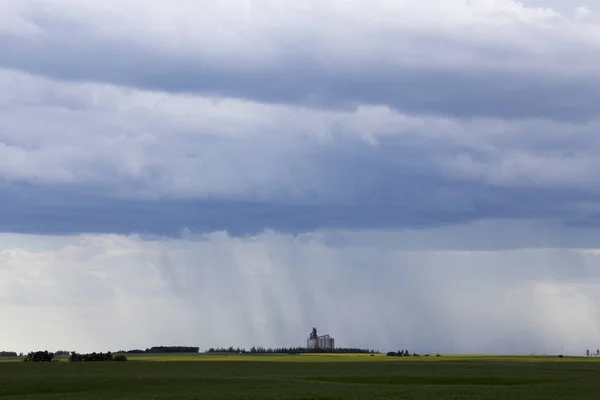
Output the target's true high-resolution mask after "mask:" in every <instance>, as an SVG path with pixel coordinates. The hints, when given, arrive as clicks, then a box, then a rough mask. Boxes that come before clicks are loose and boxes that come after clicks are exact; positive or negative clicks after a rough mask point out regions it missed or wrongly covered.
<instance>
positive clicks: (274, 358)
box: [0, 354, 600, 400]
mask: <svg viewBox="0 0 600 400" xmlns="http://www.w3.org/2000/svg"><path fill="white" fill-rule="evenodd" d="M3 361H12V362H0V399H7V400H9V399H10V400H18V399H36V400H44V399H55V400H58V399H95V400H100V399H113V400H117V399H203V400H204V399H207V400H210V399H297V400H300V399H302V400H309V399H361V400H365V399H486V400H493V399H598V398H600V397H599V396H600V385H599V382H600V362H599V361H600V359H598V358H569V357H565V358H558V357H556V356H554V357H540V356H512V357H511V356H492V355H489V356H481V355H464V356H442V357H386V356H382V355H376V356H370V355H343V354H342V355H339V354H334V355H306V354H303V355H245V354H243V355H239V354H230V355H204V354H201V355H200V354H193V355H191V354H180V355H173V354H166V355H148V354H144V355H136V356H131V357H129V361H128V362H121V363H119V362H89V363H68V362H56V363H24V362H22V361H18V360H16V359H3ZM62 361H65V360H64V359H63V360H62Z"/></svg>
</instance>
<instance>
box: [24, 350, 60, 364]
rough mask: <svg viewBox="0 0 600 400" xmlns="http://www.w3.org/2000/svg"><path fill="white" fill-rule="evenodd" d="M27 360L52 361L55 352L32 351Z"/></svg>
mask: <svg viewBox="0 0 600 400" xmlns="http://www.w3.org/2000/svg"><path fill="white" fill-rule="evenodd" d="M25 361H28V362H52V361H54V353H50V352H48V350H44V351H35V352H30V353H29V354H27V356H26V357H25Z"/></svg>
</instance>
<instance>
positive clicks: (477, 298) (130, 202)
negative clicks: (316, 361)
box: [0, 0, 600, 354]
mask: <svg viewBox="0 0 600 400" xmlns="http://www.w3.org/2000/svg"><path fill="white" fill-rule="evenodd" d="M599 6H600V4H599V3H598V2H597V1H582V2H580V3H578V4H573V5H571V3H566V2H560V3H559V2H553V1H549V0H548V1H534V0H529V1H524V2H522V3H521V2H515V1H509V0H499V1H487V0H471V1H459V0H444V1H441V0H439V1H436V0H420V1H413V0H404V1H388V0H376V1H371V2H365V1H358V0H356V1H355V0H352V1H343V2H342V1H320V0H306V1H302V2H295V3H294V4H292V3H291V2H290V3H285V4H283V3H281V2H279V3H276V2H273V1H267V0H253V1H246V2H239V1H233V0H231V1H229V0H227V1H219V2H197V1H191V0H190V1H188V0H179V1H174V2H170V3H169V4H166V3H164V2H153V1H141V0H132V1H128V2H122V1H113V0H105V1H99V0H98V1H96V0H93V1H87V2H78V1H72V0H52V1H37V0H31V1H23V0H21V1H16V0H15V1H12V0H7V1H3V2H1V3H0V232H3V233H2V234H0V277H1V279H0V305H1V307H0V310H1V311H0V317H1V318H2V319H3V320H4V321H9V323H8V326H14V327H15V328H14V330H12V331H10V330H9V331H7V333H6V335H5V336H4V339H6V340H5V345H7V346H8V345H10V346H13V347H14V348H15V349H17V348H18V349H19V350H23V351H25V350H28V349H29V348H30V347H32V346H34V347H38V346H41V347H44V346H45V347H54V348H58V347H65V346H68V345H69V346H70V345H72V346H75V347H77V350H81V351H87V350H91V351H93V350H99V349H100V348H103V349H107V350H108V349H110V350H116V348H117V347H142V346H151V345H168V344H173V343H175V342H185V343H188V344H198V345H200V346H201V347H209V346H219V345H223V346H229V345H240V346H252V345H265V346H277V345H301V344H302V342H303V340H304V336H305V334H306V333H307V332H306V330H307V329H310V328H311V327H312V326H314V325H317V326H319V327H322V329H323V330H327V331H329V332H330V333H331V334H332V335H334V336H335V337H336V339H337V340H338V342H337V343H342V344H344V345H347V346H361V347H363V346H364V347H376V348H379V349H380V350H387V349H393V350H397V348H398V347H409V348H410V349H411V350H413V349H414V350H415V351H427V352H446V351H451V350H453V351H464V352H476V351H485V352H495V351H498V352H527V353H532V352H550V353H552V352H554V353H556V352H558V351H559V349H562V348H563V346H564V348H565V351H568V352H571V353H573V354H580V353H582V352H583V351H584V348H585V346H596V347H594V348H597V347H598V344H597V343H596V344H594V343H591V342H593V339H594V338H595V337H598V333H599V332H600V325H599V322H598V321H600V318H598V317H599V313H600V308H598V306H597V304H598V295H597V294H598V293H600V291H599V290H598V284H599V278H600V276H599V275H598V271H599V265H598V260H597V257H598V254H599V253H598V250H597V249H598V248H599V243H600V230H598V226H599V225H600V190H599V189H598V188H600V175H599V174H598V173H597V171H598V170H600V161H599V160H600V158H599V157H598V155H599V154H600V137H599V136H598V131H599V129H600V119H599V118H598V117H599V111H598V107H597V104H600V75H599V74H598V65H600V56H598V55H599V54H600V52H599V50H600V36H599V35H598V32H599V29H600V19H598V17H597V12H599V11H600V9H599ZM312 276H319V277H320V279H318V280H316V281H315V280H313V279H311V278H310V277H312ZM220 282H228V285H229V286H228V287H230V288H231V289H232V291H233V293H234V295H231V296H230V295H226V293H225V291H223V290H222V287H221V286H220ZM149 304H151V305H152V307H148V305H149ZM323 305H324V306H323ZM359 314H360V321H361V323H360V324H357V323H356V315H359ZM109 317H110V318H112V319H114V320H116V321H118V323H120V324H122V326H127V329H126V332H120V333H119V335H116V334H114V333H111V332H109V331H107V330H105V326H106V325H105V324H104V322H103V321H105V319H106V318H109ZM40 318H41V319H44V318H49V320H52V321H55V322H57V321H58V322H60V323H59V324H58V325H60V329H59V330H57V331H56V332H54V333H50V334H48V333H47V332H41V333H36V332H34V331H33V330H30V333H28V334H27V335H22V334H20V333H19V332H21V328H22V327H23V326H29V325H28V324H34V323H39V321H40ZM157 318H160V319H162V320H163V321H165V323H163V324H158V323H156V319H157ZM35 321H38V322H35ZM97 322H98V324H96V323H97ZM100 322H102V324H100ZM96 325H97V326H96ZM100 325H102V326H100ZM31 326H33V325H31ZM374 326H376V327H379V328H378V329H377V330H376V332H373V329H372V327H374ZM16 327H18V329H17V328H16ZM172 327H175V328H172ZM9 329H12V328H9ZM242 332H245V333H244V334H242ZM439 332H444V334H443V335H442V334H440V333H439ZM450 343H453V345H452V346H451V345H450ZM454 346H455V347H454Z"/></svg>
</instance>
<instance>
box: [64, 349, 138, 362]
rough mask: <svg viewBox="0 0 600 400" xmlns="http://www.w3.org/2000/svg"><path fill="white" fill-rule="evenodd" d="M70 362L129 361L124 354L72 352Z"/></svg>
mask: <svg viewBox="0 0 600 400" xmlns="http://www.w3.org/2000/svg"><path fill="white" fill-rule="evenodd" d="M69 361H70V362H90V361H127V357H126V356H125V355H124V354H117V355H114V354H112V353H111V352H110V351H109V352H108V353H89V354H79V353H77V352H74V351H73V352H71V356H70V357H69Z"/></svg>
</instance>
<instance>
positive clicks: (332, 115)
mask: <svg viewBox="0 0 600 400" xmlns="http://www.w3.org/2000/svg"><path fill="white" fill-rule="evenodd" d="M0 87H1V88H2V89H3V90H2V91H0V93H1V94H0V104H2V105H3V107H2V111H0V178H1V180H2V182H0V187H1V188H2V195H1V196H0V204H1V205H2V209H1V211H0V214H1V215H2V219H0V230H1V231H5V232H27V233H42V232H43V233H59V234H66V233H77V232H118V233H132V232H144V233H150V234H159V235H176V234H178V233H179V232H180V230H181V229H183V228H184V227H188V228H190V229H192V230H195V231H203V232H210V231H212V230H227V231H229V232H231V233H232V234H236V235H239V234H247V233H255V232H260V231H262V230H264V229H269V228H272V229H277V230H280V231H284V232H302V231H310V230H313V229H317V228H340V229H342V228H343V229H375V228H386V229H391V228H402V227H433V226H440V225H444V224H449V223H461V222H467V221H473V220H479V219H490V218H491V219H499V218H507V219H519V218H524V219H539V220H544V219H552V220H558V221H561V222H562V223H564V224H579V225H582V224H592V225H593V224H596V223H597V216H596V215H597V213H598V211H599V210H600V208H599V207H598V190H597V187H598V186H597V185H598V184H599V183H600V182H599V180H598V176H597V174H595V173H594V171H595V170H596V169H597V168H599V167H600V166H599V165H598V158H597V157H596V154H597V153H598V151H599V150H600V141H599V140H598V138H597V135H596V132H597V129H598V123H597V122H586V123H579V124H566V123H556V122H551V121H536V120H534V121H510V122H509V121H502V120H498V119H475V120H470V121H463V120H460V119H447V118H420V117H415V116H410V115H404V114H399V113H397V112H394V111H392V110H390V109H389V108H384V107H361V108H360V109H358V110H356V111H336V112H333V111H322V110H311V109H304V108H294V107H288V106H272V105H265V104H260V103H251V102H244V101H239V100H232V99H217V98H204V97H187V96H180V95H170V94H165V93H151V92H143V91H127V90H124V89H122V88H119V87H115V86H107V85H96V84H69V85H65V84H60V83H56V82H51V81H48V80H47V79H42V78H38V77H32V76H30V75H26V74H22V73H15V72H10V71H0ZM117 215H118V216H119V217H118V218H117V217H116V216H117ZM107 216H111V217H110V218H109V217H107Z"/></svg>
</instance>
